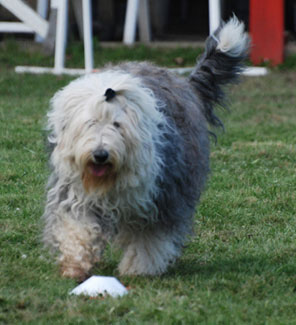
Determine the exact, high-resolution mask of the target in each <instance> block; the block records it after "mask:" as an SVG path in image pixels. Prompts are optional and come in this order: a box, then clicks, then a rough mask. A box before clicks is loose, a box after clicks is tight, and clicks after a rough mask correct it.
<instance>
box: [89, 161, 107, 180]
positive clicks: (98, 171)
mask: <svg viewBox="0 0 296 325" xmlns="http://www.w3.org/2000/svg"><path fill="white" fill-rule="evenodd" d="M107 169H108V166H107V165H96V164H93V165H92V166H91V171H92V173H93V174H94V175H95V176H98V177H101V176H103V175H104V174H105V173H106V171H107Z"/></svg>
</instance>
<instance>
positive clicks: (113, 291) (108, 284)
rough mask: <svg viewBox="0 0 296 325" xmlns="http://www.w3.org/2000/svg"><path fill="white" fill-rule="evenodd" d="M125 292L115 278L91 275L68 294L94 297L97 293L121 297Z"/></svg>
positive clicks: (126, 291)
mask: <svg viewBox="0 0 296 325" xmlns="http://www.w3.org/2000/svg"><path fill="white" fill-rule="evenodd" d="M127 293H128V290H127V289H126V288H125V287H124V286H123V285H122V284H121V283H120V282H119V281H118V280H117V279H116V278H114V277H112V276H99V275H93V276H92V277H90V278H89V279H87V280H86V281H84V282H82V283H81V284H80V285H79V286H77V287H76V288H74V289H73V290H72V291H71V292H70V294H74V295H81V294H82V295H86V296H90V297H96V296H98V295H99V294H101V295H103V296H106V295H110V296H112V297H118V296H119V297H121V296H123V295H126V294H127Z"/></svg>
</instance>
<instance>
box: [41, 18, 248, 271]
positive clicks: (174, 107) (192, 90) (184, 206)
mask: <svg viewBox="0 0 296 325" xmlns="http://www.w3.org/2000/svg"><path fill="white" fill-rule="evenodd" d="M234 24H236V22H234ZM219 32H220V30H218V31H217V32H216V33H215V35H216V36H217V37H218V35H219ZM217 44H218V43H217V41H216V37H215V38H212V37H210V38H208V40H207V42H206V50H205V53H204V54H203V56H202V57H201V59H200V60H199V62H198V63H197V65H196V68H195V70H194V72H193V73H192V74H191V75H190V76H189V78H187V79H184V78H181V77H177V76H175V75H174V74H172V73H170V72H168V71H167V70H166V69H163V68H159V67H156V66H154V65H152V64H150V63H147V62H143V63H135V62H131V63H123V64H121V65H119V66H116V67H112V66H109V67H107V68H106V69H108V70H117V71H118V70H120V71H125V72H128V73H129V74H130V75H133V76H135V77H138V78H139V79H140V80H141V83H142V84H143V85H144V86H145V87H146V88H149V89H150V90H151V91H152V92H153V94H154V96H155V97H156V98H157V99H158V101H159V102H160V103H161V105H159V108H158V109H159V110H160V111H161V112H162V114H163V115H164V116H165V118H166V121H167V125H168V127H167V126H164V125H158V128H162V129H164V132H162V134H163V141H162V142H161V145H160V144H159V145H158V147H157V150H158V152H159V156H161V157H162V162H163V167H162V169H161V173H160V175H158V178H157V180H156V182H157V186H158V188H159V191H158V192H157V195H156V196H155V197H154V198H153V200H154V202H155V205H156V207H157V210H158V215H157V219H156V220H155V219H153V220H152V221H150V220H149V218H148V219H145V220H144V219H143V220H137V222H133V221H134V220H133V219H132V218H131V220H130V222H127V220H125V219H124V218H122V219H119V223H118V224H116V225H111V224H108V216H106V215H102V213H101V211H100V208H99V207H98V208H96V207H95V206H91V207H89V209H90V213H92V214H93V215H94V216H95V218H96V220H97V221H98V223H99V224H100V226H101V228H102V229H108V231H110V232H112V235H113V233H114V232H115V233H117V235H116V236H115V237H116V241H117V243H118V244H119V245H120V246H121V247H122V248H123V249H124V251H125V253H124V257H123V260H122V262H121V266H120V270H121V273H127V274H160V273H162V272H164V271H165V270H166V268H167V266H168V264H169V263H170V262H171V261H174V260H175V258H176V257H178V256H179V255H180V252H181V249H182V247H183V245H184V243H185V241H186V239H187V237H188V235H190V234H192V223H193V218H194V213H195V207H196V204H197V203H198V201H199V199H200V196H201V193H202V191H203V189H204V186H205V183H206V180H207V176H208V173H209V155H210V141H209V130H208V124H211V125H213V126H223V124H222V122H221V121H220V120H219V118H218V117H217V116H216V115H215V113H214V105H215V104H218V105H221V106H224V105H225V94H224V90H223V86H224V85H226V84H228V83H233V82H235V81H237V79H238V74H239V72H240V71H241V70H242V68H243V65H242V62H243V60H244V59H245V58H246V56H247V53H248V43H246V44H245V46H244V47H242V46H241V47H242V48H243V50H242V51H241V52H240V53H239V54H238V55H236V56H234V55H233V54H232V55H230V54H229V53H227V51H226V52H222V51H220V50H218V49H217ZM152 136H153V135H152ZM57 181H58V179H57V176H54V173H53V176H52V178H51V183H50V184H49V188H50V187H51V186H52V184H53V183H56V182H57ZM68 185H69V186H70V184H68ZM69 186H67V185H66V186H64V187H63V188H61V189H60V192H59V195H60V200H59V202H57V204H60V201H63V200H64V198H65V196H67V191H68V188H69ZM49 201H50V199H49ZM53 209H56V207H55V206H53V207H52V208H51V209H49V210H48V211H49V212H47V214H48V215H49V214H50V213H52V212H51V211H53ZM48 215H47V218H49V216H48ZM134 217H135V219H136V218H137V216H134ZM47 233H50V231H49V230H47ZM162 237H164V238H165V239H163V241H162ZM153 240H154V241H155V243H157V244H155V246H153V245H152V244H151V241H153ZM48 241H52V239H50V240H48ZM162 243H163V247H162ZM137 245H139V246H141V245H142V246H141V247H140V248H139V250H137V249H138V248H137ZM170 245H171V246H173V247H174V248H173V249H172V247H171V246H170ZM149 250H150V251H149ZM166 251H168V253H167V254H166ZM126 252H128V253H126ZM143 252H144V255H145V257H141V256H140V255H141V254H143ZM161 259H163V260H165V261H164V262H163V263H162V262H160V261H161ZM148 261H149V263H148ZM156 261H157V262H156ZM153 263H154V264H155V265H153ZM150 264H151V265H152V266H150ZM157 264H159V265H157ZM137 265H139V267H138V266H137ZM145 267H149V270H145V269H143V268H145ZM128 268H129V269H128Z"/></svg>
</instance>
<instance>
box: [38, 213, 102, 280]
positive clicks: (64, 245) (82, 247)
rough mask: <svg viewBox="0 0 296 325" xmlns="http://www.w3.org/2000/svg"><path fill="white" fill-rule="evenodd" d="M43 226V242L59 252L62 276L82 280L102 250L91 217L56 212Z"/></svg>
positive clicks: (95, 225) (96, 228) (94, 221)
mask: <svg viewBox="0 0 296 325" xmlns="http://www.w3.org/2000/svg"><path fill="white" fill-rule="evenodd" d="M45 222H46V226H45V230H44V242H45V244H46V245H48V246H52V247H54V248H56V249H58V250H59V252H60V255H59V257H58V262H59V264H60V267H61V274H62V275H63V276H65V277H70V278H74V279H77V280H78V281H82V280H84V279H85V278H86V277H87V276H88V274H89V271H90V269H91V268H92V267H93V265H94V264H95V263H96V262H97V261H98V260H99V258H100V255H101V254H102V251H103V249H104V246H105V242H104V240H103V236H102V231H101V227H100V225H99V224H98V223H97V222H96V220H95V218H93V217H91V216H85V215H80V216H75V215H73V214H72V213H71V211H67V212H66V211H65V210H64V209H59V208H57V209H56V210H55V211H53V210H52V211H51V213H50V214H47V216H46V219H45Z"/></svg>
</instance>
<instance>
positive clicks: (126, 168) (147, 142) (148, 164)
mask: <svg viewBox="0 0 296 325" xmlns="http://www.w3.org/2000/svg"><path fill="white" fill-rule="evenodd" d="M51 104H52V109H51V111H50V112H49V114H48V127H49V129H50V131H51V134H50V136H49V141H50V142H51V143H53V144H54V145H55V149H54V151H53V154H52V164H53V166H54V168H55V169H56V171H57V172H58V173H59V174H60V175H61V174H62V175H63V176H64V177H68V178H71V179H73V177H79V179H81V181H82V183H83V186H84V188H85V190H86V191H87V192H89V191H93V190H97V191H100V192H101V193H104V192H107V191H109V190H110V189H111V188H112V187H114V186H115V184H117V183H119V184H118V185H119V186H132V187H136V186H139V182H144V181H145V178H146V179H147V178H149V177H154V176H153V175H155V174H156V173H157V171H156V170H157V168H159V166H158V165H159V159H158V158H157V155H156V145H157V141H161V140H160V134H159V133H160V131H159V130H160V128H159V127H158V126H159V125H160V124H163V123H164V121H163V116H162V114H161V113H160V112H159V111H158V110H157V105H158V104H157V101H156V99H155V97H154V96H153V94H152V92H151V91H149V89H147V88H145V87H143V86H142V85H141V83H140V81H139V79H137V78H135V77H132V76H131V75H129V74H127V73H124V72H121V71H105V72H102V73H98V74H93V75H88V76H84V77H82V78H79V79H77V80H75V81H73V82H71V83H70V84H69V85H68V86H66V87H65V88H63V89H62V90H60V91H58V92H57V93H56V94H55V96H54V97H53V99H52V101H51Z"/></svg>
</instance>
